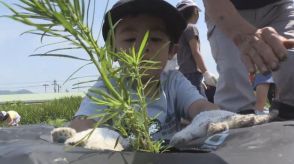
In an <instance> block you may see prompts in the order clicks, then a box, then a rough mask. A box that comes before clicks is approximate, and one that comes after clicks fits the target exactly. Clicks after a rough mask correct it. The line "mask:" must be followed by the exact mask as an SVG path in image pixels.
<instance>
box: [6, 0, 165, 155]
mask: <svg viewBox="0 0 294 164" xmlns="http://www.w3.org/2000/svg"><path fill="white" fill-rule="evenodd" d="M0 2H1V3H2V4H3V5H5V6H6V7H7V8H8V9H10V11H11V12H12V13H13V14H12V15H7V16H5V17H8V18H11V19H13V20H15V21H17V22H21V23H23V24H26V25H28V26H31V27H32V28H33V29H32V30H30V31H26V32H25V33H30V34H35V35H39V36H40V38H41V41H43V39H44V38H46V37H47V38H55V39H59V40H60V41H59V42H57V43H49V44H47V45H46V46H54V45H58V44H59V43H63V44H64V43H67V44H68V46H66V47H64V48H56V49H53V50H51V51H48V52H46V53H43V54H34V55H31V56H54V57H64V58H70V59H77V60H85V61H87V64H85V65H89V64H93V65H94V66H95V67H96V68H97V70H98V72H97V73H98V74H100V79H101V80H102V81H103V82H104V85H105V89H98V88H92V89H90V93H89V94H88V95H87V96H88V97H89V98H90V99H91V100H92V101H93V103H96V104H98V105H100V106H104V107H105V109H104V110H103V111H102V112H101V113H99V114H97V115H93V116H90V117H89V119H92V118H97V117H98V118H99V121H98V122H97V123H96V127H99V126H101V125H103V126H111V127H112V128H114V129H115V130H117V131H118V132H119V133H120V134H121V135H122V136H123V137H129V138H130V142H131V143H130V144H131V148H132V150H134V151H145V152H154V153H159V152H161V151H164V150H165V148H164V147H163V144H162V141H154V140H152V137H151V135H150V133H149V127H150V125H151V124H152V122H153V120H154V119H155V118H151V117H149V116H148V114H147V105H148V103H147V101H146V97H149V98H151V99H152V100H155V99H156V98H157V97H158V96H157V95H158V91H157V90H158V89H157V87H156V86H158V83H159V82H158V81H157V80H153V78H152V77H151V78H150V80H148V81H147V82H143V81H142V79H143V78H144V77H150V75H148V73H147V72H148V70H150V69H158V68H159V63H158V62H155V61H152V60H144V59H143V54H144V49H145V47H146V45H147V44H148V36H149V33H148V32H147V33H146V35H145V37H144V38H143V40H142V43H141V45H140V46H139V48H138V49H135V48H132V49H130V50H129V51H128V52H125V51H118V52H117V51H115V50H114V46H113V45H112V43H114V42H113V40H114V30H113V29H114V27H115V26H116V24H114V25H113V24H112V22H111V20H110V15H109V16H108V17H109V20H110V26H111V30H110V34H109V35H108V36H109V37H108V39H107V41H106V43H105V44H104V45H103V46H99V45H98V39H99V35H100V34H98V37H94V30H95V29H99V28H95V27H94V20H95V18H94V17H95V16H94V15H95V6H96V4H95V2H96V1H95V0H94V2H93V1H91V0H89V1H84V0H19V3H17V4H15V6H12V5H10V4H8V3H5V2H3V1H0ZM107 5H108V1H107ZM106 8H107V6H106ZM91 12H92V14H90V13H91ZM90 19H91V21H90ZM100 31H101V27H100ZM73 49H74V50H75V49H81V50H82V51H83V52H85V54H87V56H88V57H89V59H85V58H84V57H81V56H73V55H66V54H62V53H58V52H61V51H64V50H73ZM115 62H118V63H119V65H115V64H114V63H115ZM85 65H84V66H85ZM84 66H82V67H81V68H83V67H84ZM81 68H79V69H81ZM79 69H78V70H79ZM78 70H77V71H78ZM74 73H76V72H74ZM74 73H73V74H74ZM73 74H72V75H70V77H71V76H73ZM70 77H69V78H70ZM69 78H68V79H69ZM92 132H93V131H92ZM90 135H91V133H90V134H89V135H88V136H87V137H85V138H84V139H87V138H88V137H89V136H90Z"/></svg>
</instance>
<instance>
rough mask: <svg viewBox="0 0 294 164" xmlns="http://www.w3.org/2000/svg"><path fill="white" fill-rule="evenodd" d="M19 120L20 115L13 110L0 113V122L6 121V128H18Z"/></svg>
mask: <svg viewBox="0 0 294 164" xmlns="http://www.w3.org/2000/svg"><path fill="white" fill-rule="evenodd" d="M20 118H21V117H20V115H19V114H18V113H17V112H16V111H13V110H10V111H7V112H6V111H1V112H0V121H6V123H7V125H8V126H18V123H19V122H20Z"/></svg>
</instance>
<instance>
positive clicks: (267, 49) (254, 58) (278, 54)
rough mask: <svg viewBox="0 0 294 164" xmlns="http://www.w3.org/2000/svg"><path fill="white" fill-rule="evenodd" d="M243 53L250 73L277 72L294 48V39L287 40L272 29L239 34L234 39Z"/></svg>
mask: <svg viewBox="0 0 294 164" xmlns="http://www.w3.org/2000/svg"><path fill="white" fill-rule="evenodd" d="M233 41H234V43H235V44H236V45H237V47H239V49H240V51H241V59H242V60H243V62H244V63H245V66H246V67H247V69H248V71H249V72H251V73H254V72H255V71H256V69H258V70H259V71H260V72H261V73H263V74H264V73H267V72H269V71H275V70H277V69H278V68H279V64H280V62H281V61H283V60H285V59H286V58H287V55H288V51H287V49H290V48H293V47H294V39H286V38H285V37H283V36H281V35H279V34H278V33H277V31H276V30H275V29H274V28H272V27H264V28H261V29H257V30H256V32H255V33H254V34H247V35H243V34H238V35H236V36H235V37H234V38H233Z"/></svg>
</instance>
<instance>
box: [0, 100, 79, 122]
mask: <svg viewBox="0 0 294 164" xmlns="http://www.w3.org/2000/svg"><path fill="white" fill-rule="evenodd" d="M81 101H82V97H68V98H62V99H55V100H52V101H48V102H45V103H42V104H25V103H22V102H15V103H9V104H8V103H7V104H3V105H0V110H1V111H8V110H14V111H16V112H18V113H19V115H20V116H21V121H20V124H21V125H25V124H40V123H45V124H49V125H53V126H55V127H60V126H63V125H64V123H65V122H68V121H70V120H71V119H72V117H73V116H74V114H75V112H76V111H77V109H78V108H79V105H80V103H81Z"/></svg>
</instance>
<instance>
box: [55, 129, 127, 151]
mask: <svg viewBox="0 0 294 164" xmlns="http://www.w3.org/2000/svg"><path fill="white" fill-rule="evenodd" d="M92 130H93V129H88V130H85V131H81V132H79V133H76V131H75V130H74V129H72V128H68V127H62V128H56V129H54V130H53V131H52V132H51V135H52V137H53V142H59V141H60V140H65V142H64V144H65V145H77V146H81V147H84V148H87V149H94V150H112V151H122V150H124V149H126V148H127V147H128V146H129V140H128V139H126V138H123V137H122V136H121V135H120V134H119V133H117V132H116V131H114V130H110V129H108V128H95V129H94V131H93V133H92V134H91V136H90V137H89V138H88V134H89V133H91V132H92ZM60 138H61V139H60ZM118 138H119V140H118V142H117V139H118ZM116 143H117V144H116Z"/></svg>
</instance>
